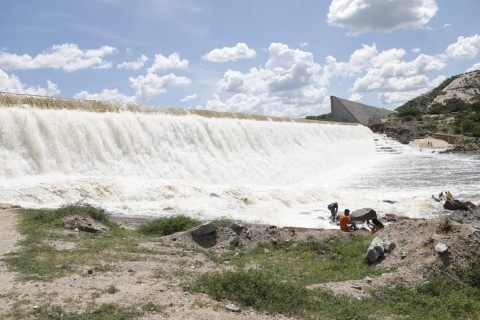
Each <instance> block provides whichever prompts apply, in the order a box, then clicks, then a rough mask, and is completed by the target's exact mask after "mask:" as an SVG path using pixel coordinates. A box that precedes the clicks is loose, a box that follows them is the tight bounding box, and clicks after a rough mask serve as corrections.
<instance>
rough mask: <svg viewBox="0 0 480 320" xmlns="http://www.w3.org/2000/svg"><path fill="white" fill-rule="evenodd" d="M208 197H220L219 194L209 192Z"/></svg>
mask: <svg viewBox="0 0 480 320" xmlns="http://www.w3.org/2000/svg"><path fill="white" fill-rule="evenodd" d="M210 197H213V198H220V196H219V195H218V194H216V193H210Z"/></svg>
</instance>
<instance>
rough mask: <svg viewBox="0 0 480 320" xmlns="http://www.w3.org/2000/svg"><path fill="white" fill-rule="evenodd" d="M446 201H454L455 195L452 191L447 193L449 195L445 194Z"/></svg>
mask: <svg viewBox="0 0 480 320" xmlns="http://www.w3.org/2000/svg"><path fill="white" fill-rule="evenodd" d="M445 199H446V200H447V201H452V200H453V195H452V193H451V192H450V191H447V193H446V194H445Z"/></svg>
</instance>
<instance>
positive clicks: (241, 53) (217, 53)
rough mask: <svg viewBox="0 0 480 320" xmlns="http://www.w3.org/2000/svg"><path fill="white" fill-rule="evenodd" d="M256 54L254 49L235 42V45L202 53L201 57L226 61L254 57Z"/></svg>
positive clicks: (215, 60) (212, 60) (214, 60)
mask: <svg viewBox="0 0 480 320" xmlns="http://www.w3.org/2000/svg"><path fill="white" fill-rule="evenodd" d="M256 55H257V53H256V52H255V50H253V49H250V48H249V47H248V46H247V45H246V44H245V43H237V44H236V45H235V47H223V48H222V49H214V50H212V51H210V52H209V53H207V54H204V55H203V56H202V59H203V60H206V61H211V62H227V61H237V60H241V59H249V58H255V56H256Z"/></svg>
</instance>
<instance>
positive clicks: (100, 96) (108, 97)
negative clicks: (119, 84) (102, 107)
mask: <svg viewBox="0 0 480 320" xmlns="http://www.w3.org/2000/svg"><path fill="white" fill-rule="evenodd" d="M73 98H74V99H79V100H98V101H109V102H117V103H125V104H126V103H135V102H136V101H135V97H129V96H126V95H124V94H122V93H120V92H118V89H112V90H109V89H103V90H102V92H100V93H89V92H88V91H80V92H79V93H77V94H75V95H74V96H73Z"/></svg>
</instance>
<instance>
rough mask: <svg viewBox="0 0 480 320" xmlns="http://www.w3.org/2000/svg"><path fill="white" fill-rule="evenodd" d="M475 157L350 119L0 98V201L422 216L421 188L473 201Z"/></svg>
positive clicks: (198, 213) (275, 219)
mask: <svg viewBox="0 0 480 320" xmlns="http://www.w3.org/2000/svg"><path fill="white" fill-rule="evenodd" d="M385 146H386V147H385ZM387 151H394V152H387ZM479 168H480V157H479V156H478V155H477V156H475V155H470V156H461V155H447V154H444V155H442V154H438V153H431V152H427V151H426V150H423V151H421V150H419V149H417V148H414V147H405V146H401V145H398V144H395V143H393V142H389V141H388V140H386V139H385V138H383V137H379V136H377V135H374V134H373V133H372V132H371V131H370V130H369V129H368V128H366V127H363V126H360V125H341V124H317V123H300V122H278V121H257V120H253V119H231V118H207V117H202V116H198V115H183V116H175V115H166V114H146V113H141V112H105V113H97V112H87V111H75V110H50V109H36V108H17V107H0V203H2V202H3V203H10V204H18V205H22V206H24V207H34V208H39V207H58V206H61V205H63V204H66V203H73V202H77V201H85V202H88V203H91V204H94V205H99V206H102V207H104V208H106V209H107V210H109V211H110V212H113V213H118V214H125V215H141V216H165V215H171V214H177V213H182V214H187V215H190V216H193V217H197V218H200V219H214V218H219V217H229V218H233V219H241V220H244V221H248V222H257V223H269V224H276V225H287V226H303V227H331V226H330V225H329V223H328V219H327V217H328V216H329V212H328V210H327V208H326V207H327V204H328V203H330V202H332V201H337V202H338V203H339V206H340V210H343V209H344V208H347V207H348V208H350V209H351V210H355V209H358V208H362V207H372V208H374V209H376V210H377V211H378V212H380V214H383V213H396V214H405V215H408V216H425V217H431V216H434V215H437V214H441V213H442V211H443V209H442V207H441V204H439V203H437V202H435V201H433V200H432V199H431V195H432V194H438V193H439V192H440V191H445V190H447V189H448V190H450V191H452V193H453V194H454V196H457V197H463V198H465V199H466V200H470V201H472V202H474V203H478V202H480V193H479V188H478V185H479V181H480V172H479V171H480V170H479ZM383 200H391V201H396V202H395V203H394V204H390V203H387V202H384V201H383Z"/></svg>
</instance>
